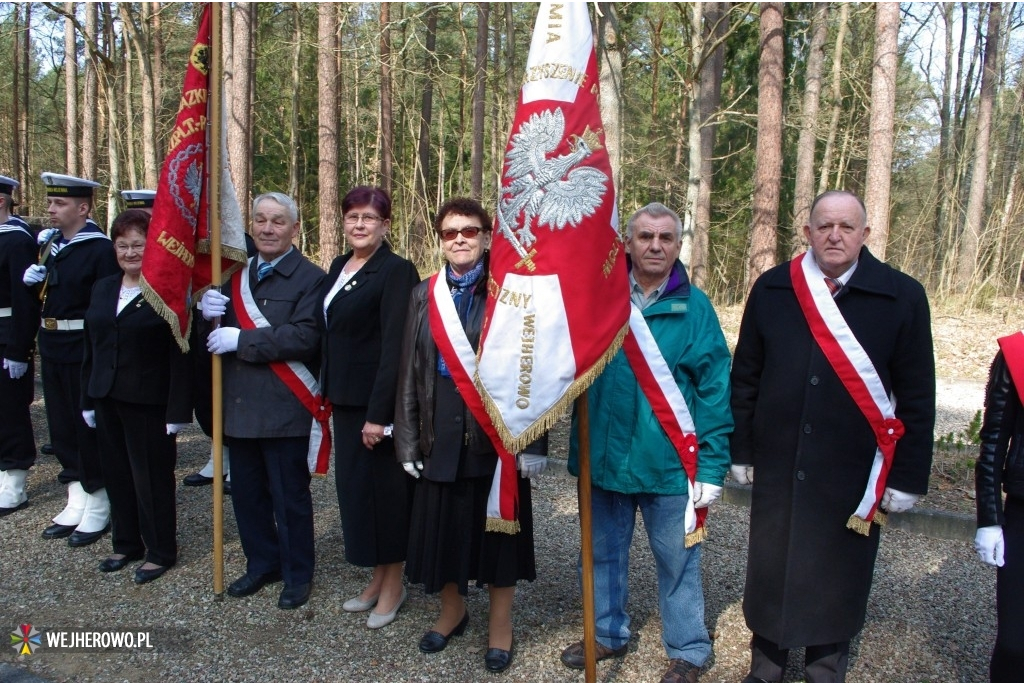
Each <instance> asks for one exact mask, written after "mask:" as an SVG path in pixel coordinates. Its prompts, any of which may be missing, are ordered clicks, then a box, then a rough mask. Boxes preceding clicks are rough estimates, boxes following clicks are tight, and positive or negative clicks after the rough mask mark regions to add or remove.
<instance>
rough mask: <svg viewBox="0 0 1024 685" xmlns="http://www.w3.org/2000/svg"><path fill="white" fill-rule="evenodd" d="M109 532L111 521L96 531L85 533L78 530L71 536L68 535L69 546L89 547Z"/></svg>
mask: <svg viewBox="0 0 1024 685" xmlns="http://www.w3.org/2000/svg"><path fill="white" fill-rule="evenodd" d="M108 532H110V524H109V523H108V524H107V525H105V526H103V528H102V529H101V530H98V531H96V532H95V533H83V532H82V531H80V530H76V531H75V532H74V533H72V534H71V536H70V537H68V547H87V546H89V545H91V544H92V543H94V542H96V541H97V540H99V539H100V538H101V537H103V536H104V535H106V534H107V533H108Z"/></svg>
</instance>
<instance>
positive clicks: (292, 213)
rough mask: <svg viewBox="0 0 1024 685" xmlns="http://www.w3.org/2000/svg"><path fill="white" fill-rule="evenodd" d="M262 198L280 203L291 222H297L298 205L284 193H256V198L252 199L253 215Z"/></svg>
mask: <svg viewBox="0 0 1024 685" xmlns="http://www.w3.org/2000/svg"><path fill="white" fill-rule="evenodd" d="M264 200H273V201H274V202H276V203H277V204H279V205H281V206H282V207H284V208H285V210H286V211H287V212H288V218H289V219H290V220H291V222H292V223H293V224H294V223H297V222H298V220H299V207H298V205H296V204H295V200H293V199H292V198H291V197H289V196H288V195H285V194H284V193H275V192H270V193H263V194H262V195H257V196H256V199H255V200H253V201H252V213H253V215H254V216H255V215H256V208H257V207H258V206H259V204H260V203H261V202H263V201H264Z"/></svg>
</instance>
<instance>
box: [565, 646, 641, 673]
mask: <svg viewBox="0 0 1024 685" xmlns="http://www.w3.org/2000/svg"><path fill="white" fill-rule="evenodd" d="M594 646H595V650H594V651H595V653H596V657H595V659H594V660H595V661H604V660H605V659H611V658H613V657H619V656H624V655H625V654H626V652H627V651H629V644H628V643H627V644H624V645H622V646H621V647H619V648H618V649H612V648H611V647H605V646H604V645H602V644H601V643H600V642H597V641H596V640H595V641H594ZM562 663H563V664H565V665H566V666H568V667H569V668H575V669H576V670H577V671H582V670H583V669H584V668H585V667H586V664H587V662H586V658H585V657H584V655H583V640H580V641H579V642H573V643H572V644H571V645H569V646H568V647H566V648H565V650H564V651H563V652H562Z"/></svg>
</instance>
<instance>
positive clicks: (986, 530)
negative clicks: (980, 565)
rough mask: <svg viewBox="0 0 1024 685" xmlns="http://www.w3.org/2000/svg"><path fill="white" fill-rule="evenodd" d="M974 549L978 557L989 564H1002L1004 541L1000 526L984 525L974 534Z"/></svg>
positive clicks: (1004, 549)
mask: <svg viewBox="0 0 1024 685" xmlns="http://www.w3.org/2000/svg"><path fill="white" fill-rule="evenodd" d="M974 551H976V552H977V553H978V558H979V559H981V560H982V561H983V562H985V563H986V564H988V565H989V566H1002V565H1003V564H1004V563H1006V562H1005V560H1004V559H1003V554H1004V552H1005V551H1006V543H1005V542H1004V541H1003V527H1002V526H985V527H983V528H979V529H978V532H977V533H975V535H974Z"/></svg>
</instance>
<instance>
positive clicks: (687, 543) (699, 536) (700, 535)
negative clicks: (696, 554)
mask: <svg viewBox="0 0 1024 685" xmlns="http://www.w3.org/2000/svg"><path fill="white" fill-rule="evenodd" d="M707 537H708V533H707V527H706V525H705V526H701V527H700V528H698V529H697V530H695V531H693V532H692V533H687V534H686V537H685V538H683V547H686V548H690V547H693V546H694V545H696V544H699V543H701V542H704V540H706V539H707Z"/></svg>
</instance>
